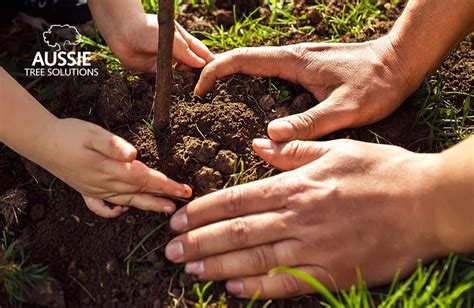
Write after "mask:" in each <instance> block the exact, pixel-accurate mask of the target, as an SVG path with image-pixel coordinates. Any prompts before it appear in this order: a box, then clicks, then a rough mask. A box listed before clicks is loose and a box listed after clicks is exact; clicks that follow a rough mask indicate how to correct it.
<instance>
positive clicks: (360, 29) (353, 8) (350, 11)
mask: <svg viewBox="0 0 474 308" xmlns="http://www.w3.org/2000/svg"><path fill="white" fill-rule="evenodd" d="M353 2H354V3H352V2H349V1H347V3H346V4H344V6H343V8H342V10H341V11H340V12H339V13H338V14H335V15H334V14H330V13H329V11H328V6H327V5H326V4H325V1H323V0H319V1H317V5H316V6H315V9H316V10H317V11H318V12H319V13H320V14H321V16H322V17H323V21H324V23H325V24H326V26H327V28H328V29H330V30H332V38H331V39H332V40H336V41H337V40H339V39H340V38H341V37H343V36H345V35H347V34H352V35H353V36H354V37H355V38H356V39H359V38H361V37H362V36H363V33H365V31H366V30H373V27H374V24H375V21H376V20H377V19H379V20H385V19H387V17H386V16H385V15H384V14H383V13H382V11H381V10H380V9H379V8H378V7H377V1H373V0H358V1H353ZM393 4H394V5H395V6H396V5H398V3H393Z"/></svg>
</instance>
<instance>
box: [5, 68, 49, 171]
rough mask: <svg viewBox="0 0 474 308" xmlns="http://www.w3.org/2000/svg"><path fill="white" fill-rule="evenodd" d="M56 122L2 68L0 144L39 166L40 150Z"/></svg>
mask: <svg viewBox="0 0 474 308" xmlns="http://www.w3.org/2000/svg"><path fill="white" fill-rule="evenodd" d="M56 119H57V118H56V117H55V116H54V115H53V114H51V113H50V112H48V111H47V110H46V109H45V108H44V107H43V106H42V105H41V104H40V103H38V101H37V100H36V99H35V98H34V97H32V96H31V95H30V94H29V93H28V92H27V91H26V90H25V89H23V88H22V87H21V86H20V85H19V84H18V83H17V82H16V81H15V80H14V79H13V78H12V77H11V76H10V75H9V74H8V73H7V72H6V71H5V70H4V69H3V68H2V67H0V142H3V143H5V144H6V145H7V146H8V147H10V148H11V149H13V150H14V151H16V152H17V153H19V154H21V155H23V156H25V157H27V158H28V159H30V160H33V161H35V162H37V163H40V162H39V160H40V155H39V152H40V149H44V147H45V136H47V132H48V131H49V130H50V129H51V127H52V126H53V125H54V123H55V122H56Z"/></svg>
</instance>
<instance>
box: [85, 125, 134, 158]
mask: <svg viewBox="0 0 474 308" xmlns="http://www.w3.org/2000/svg"><path fill="white" fill-rule="evenodd" d="M92 127H93V128H92V129H91V133H92V136H91V139H90V140H89V141H88V143H87V144H86V147H87V148H89V149H91V150H94V151H97V152H99V153H101V154H103V155H105V156H107V157H109V158H111V159H115V160H119V161H122V162H132V161H133V160H134V159H135V158H136V157H137V149H135V147H134V146H133V145H131V144H130V143H128V142H127V141H125V140H124V139H122V138H120V137H119V136H116V135H114V134H112V133H110V132H108V131H106V130H105V129H103V128H102V127H99V126H96V125H93V126H92Z"/></svg>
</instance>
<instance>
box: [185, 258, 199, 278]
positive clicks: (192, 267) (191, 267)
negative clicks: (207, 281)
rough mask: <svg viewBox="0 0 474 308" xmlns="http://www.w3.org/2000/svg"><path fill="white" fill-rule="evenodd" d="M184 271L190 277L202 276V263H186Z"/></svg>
mask: <svg viewBox="0 0 474 308" xmlns="http://www.w3.org/2000/svg"><path fill="white" fill-rule="evenodd" d="M184 271H185V272H186V273H187V274H191V275H196V276H199V275H202V274H204V262H203V261H197V262H190V263H186V266H185V267H184Z"/></svg>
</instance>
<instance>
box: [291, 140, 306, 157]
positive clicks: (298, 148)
mask: <svg viewBox="0 0 474 308" xmlns="http://www.w3.org/2000/svg"><path fill="white" fill-rule="evenodd" d="M302 150H303V147H302V143H301V141H293V142H291V143H290V146H289V147H288V156H289V157H291V158H293V159H296V160H298V159H299V158H301V157H302V156H303V154H304V153H302Z"/></svg>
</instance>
